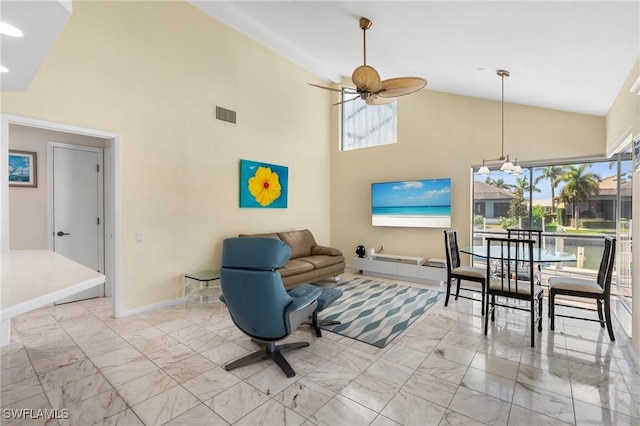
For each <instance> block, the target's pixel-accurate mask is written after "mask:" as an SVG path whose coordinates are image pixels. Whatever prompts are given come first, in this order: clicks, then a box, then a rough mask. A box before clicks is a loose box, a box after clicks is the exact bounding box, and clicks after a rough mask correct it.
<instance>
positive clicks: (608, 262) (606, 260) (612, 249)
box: [549, 236, 616, 341]
mask: <svg viewBox="0 0 640 426" xmlns="http://www.w3.org/2000/svg"><path fill="white" fill-rule="evenodd" d="M615 255H616V239H615V237H610V236H606V237H605V238H604V252H603V253H602V260H601V261H600V267H599V268H598V276H597V278H596V283H597V284H598V285H599V286H600V287H601V288H602V290H603V292H602V293H601V294H600V293H591V292H585V291H577V290H568V289H560V288H553V287H550V288H549V317H550V318H551V330H555V317H556V316H558V317H563V318H573V319H579V320H584V321H594V322H599V323H600V327H603V328H604V326H605V324H606V326H607V331H608V332H609V338H610V339H611V341H615V340H616V339H615V337H614V335H613V327H612V322H611V279H612V277H613V265H614V263H615ZM557 295H565V296H573V297H580V298H584V299H593V300H595V301H596V311H597V313H598V319H593V318H585V317H575V316H571V315H564V314H563V315H561V314H556V313H555V307H556V306H563V307H570V308H575V309H584V310H587V311H593V309H591V308H586V307H582V306H574V305H569V304H563V303H556V300H555V297H556V296H557ZM603 310H604V318H603Z"/></svg>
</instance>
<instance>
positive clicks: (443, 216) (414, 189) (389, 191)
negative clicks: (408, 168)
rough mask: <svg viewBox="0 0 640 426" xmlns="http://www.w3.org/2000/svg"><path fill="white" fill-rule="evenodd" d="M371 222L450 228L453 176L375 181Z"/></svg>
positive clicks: (374, 223) (375, 223) (377, 224)
mask: <svg viewBox="0 0 640 426" xmlns="http://www.w3.org/2000/svg"><path fill="white" fill-rule="evenodd" d="M371 224H372V225H373V226H405V227H414V228H449V227H450V226H451V179H450V178H443V179H423V180H407V181H402V182H380V183H372V184H371Z"/></svg>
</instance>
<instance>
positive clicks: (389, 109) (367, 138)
mask: <svg viewBox="0 0 640 426" xmlns="http://www.w3.org/2000/svg"><path fill="white" fill-rule="evenodd" d="M351 98H353V95H351V94H344V93H343V94H342V99H341V100H342V101H347V102H345V103H343V104H342V138H341V149H342V151H350V150H353V149H361V148H370V147H374V146H381V145H389V144H393V143H396V141H397V136H398V103H397V102H392V103H390V104H387V105H376V106H371V105H367V104H366V103H365V102H364V101H363V100H361V99H356V100H353V101H350V100H349V99H351Z"/></svg>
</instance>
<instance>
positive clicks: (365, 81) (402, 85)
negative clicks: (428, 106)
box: [309, 17, 427, 105]
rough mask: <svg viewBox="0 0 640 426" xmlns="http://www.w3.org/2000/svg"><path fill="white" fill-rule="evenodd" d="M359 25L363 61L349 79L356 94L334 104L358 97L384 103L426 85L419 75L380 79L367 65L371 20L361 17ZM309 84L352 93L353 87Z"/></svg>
mask: <svg viewBox="0 0 640 426" xmlns="http://www.w3.org/2000/svg"><path fill="white" fill-rule="evenodd" d="M359 25H360V29H361V30H362V47H363V49H362V50H363V61H362V65H360V66H359V67H357V68H356V69H355V70H354V71H353V73H352V74H351V81H353V84H354V85H355V86H356V90H355V92H356V93H357V94H358V96H356V97H353V98H351V99H348V100H344V101H341V102H337V103H335V104H334V105H341V104H344V103H346V102H351V101H354V100H356V99H358V98H360V99H362V100H363V101H365V102H366V104H367V105H386V104H390V103H392V102H395V101H396V100H397V98H398V97H400V96H404V95H408V94H410V93H413V92H416V91H418V90H420V89H422V88H423V87H424V86H426V85H427V80H425V79H424V78H421V77H396V78H390V79H387V80H382V79H381V78H380V74H379V73H378V71H376V70H375V69H374V68H373V67H370V66H368V65H367V30H368V29H369V28H371V25H372V22H371V21H370V20H369V19H367V18H365V17H362V18H360V21H359ZM309 84H310V85H311V86H315V87H320V88H321V89H326V90H332V91H336V92H337V91H340V92H342V93H343V94H345V93H346V94H353V89H349V88H343V89H340V90H336V89H333V88H330V87H324V86H318V85H317V84H311V83H309Z"/></svg>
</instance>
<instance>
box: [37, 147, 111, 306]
mask: <svg viewBox="0 0 640 426" xmlns="http://www.w3.org/2000/svg"><path fill="white" fill-rule="evenodd" d="M49 147H50V149H49V155H50V165H51V172H52V173H51V175H52V179H51V180H50V184H51V190H52V191H51V196H52V205H51V211H52V230H53V232H52V237H53V251H55V252H56V253H59V254H61V255H63V256H65V257H68V258H69V259H71V260H74V261H76V262H78V263H80V264H82V265H84V266H86V267H88V268H91V269H94V270H96V271H101V272H103V271H104V237H103V211H102V210H103V200H102V197H103V179H102V161H103V149H102V148H94V147H85V146H76V145H67V144H59V143H50V144H49ZM101 296H104V285H101V286H98V287H94V288H91V289H89V290H85V291H83V292H81V293H78V294H77V295H75V296H72V297H70V298H66V299H62V300H60V301H59V302H58V303H68V302H72V301H77V300H83V299H88V298H92V297H101Z"/></svg>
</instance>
